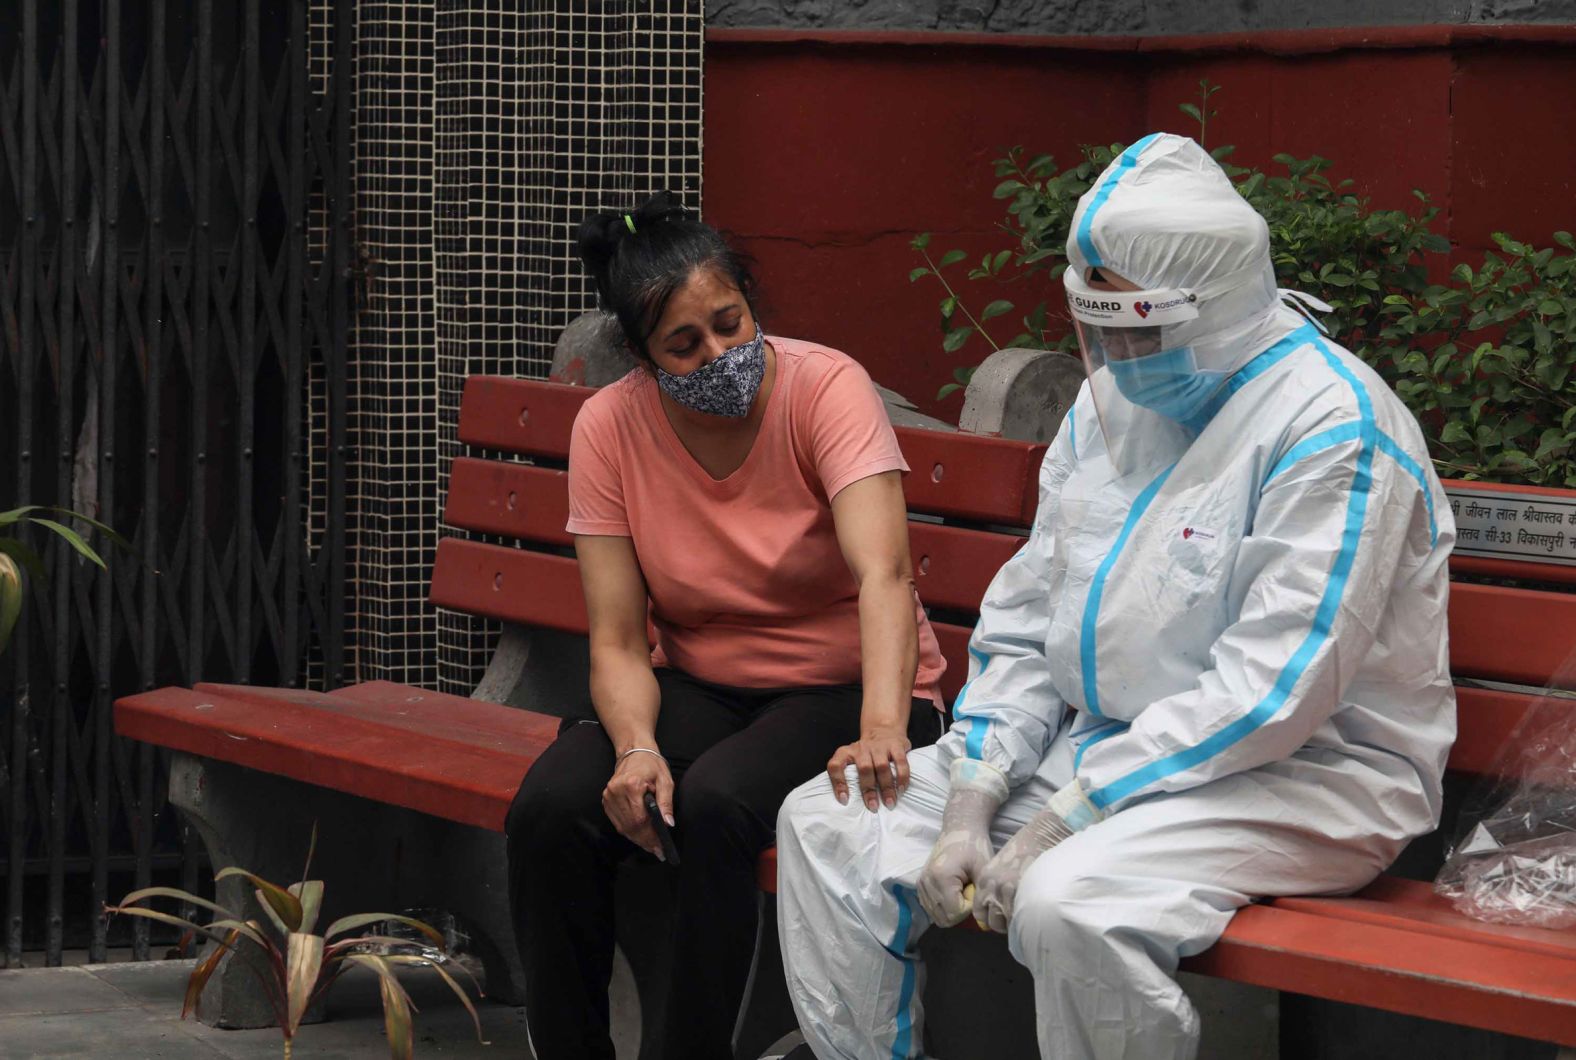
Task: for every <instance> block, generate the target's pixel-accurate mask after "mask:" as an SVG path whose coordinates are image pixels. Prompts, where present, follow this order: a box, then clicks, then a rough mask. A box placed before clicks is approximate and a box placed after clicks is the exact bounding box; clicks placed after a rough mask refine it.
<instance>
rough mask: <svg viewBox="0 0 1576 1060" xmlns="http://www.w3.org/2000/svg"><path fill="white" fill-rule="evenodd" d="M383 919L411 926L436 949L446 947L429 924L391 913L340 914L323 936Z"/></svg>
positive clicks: (329, 936) (361, 926) (441, 937)
mask: <svg viewBox="0 0 1576 1060" xmlns="http://www.w3.org/2000/svg"><path fill="white" fill-rule="evenodd" d="M385 920H392V921H394V922H395V923H397V924H404V925H406V926H407V927H413V928H415V929H416V930H417V931H420V932H421V933H422V934H423V935H426V936H427V937H428V938H429V939H431V940H432V944H433V945H434V946H436V947H438V949H440V950H447V949H448V947H447V946H446V945H445V944H444V942H443V935H442V934H441V933H440V932H439V931H438V930H437V928H434V927H433V926H432V925H431V924H428V923H425V922H423V921H420V920H417V919H415V918H414V917H408V916H396V915H394V914H393V913H357V914H356V915H355V916H342V917H340V918H339V919H338V920H336V921H334V922H333V923H332V924H330V925H328V930H327V931H325V932H323V937H324V938H325V939H331V938H333V937H335V936H336V935H343V934H344V933H345V932H347V931H354V930H356V929H357V928H363V927H367V926H368V925H371V924H381V923H383V922H384V921H385Z"/></svg>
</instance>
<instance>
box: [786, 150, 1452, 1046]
mask: <svg viewBox="0 0 1576 1060" xmlns="http://www.w3.org/2000/svg"><path fill="white" fill-rule="evenodd" d="M1068 256H1069V259H1070V269H1073V270H1077V271H1076V272H1075V275H1085V271H1084V270H1086V269H1087V268H1088V267H1089V266H1091V265H1092V266H1096V267H1103V268H1108V269H1110V270H1114V271H1115V272H1117V273H1118V274H1120V275H1121V276H1123V277H1125V278H1127V279H1129V280H1130V281H1132V282H1134V283H1136V284H1140V285H1146V286H1151V287H1162V286H1169V287H1184V288H1188V287H1194V288H1206V287H1207V286H1208V285H1209V282H1210V280H1211V279H1212V278H1216V277H1219V276H1222V275H1225V274H1228V273H1233V272H1240V271H1241V270H1244V269H1245V268H1248V269H1250V267H1251V266H1252V265H1254V264H1255V263H1257V264H1258V265H1259V266H1260V271H1259V273H1258V276H1259V278H1258V279H1257V280H1256V281H1255V282H1254V284H1253V285H1252V287H1253V289H1254V290H1255V291H1256V294H1254V295H1253V296H1252V297H1248V298H1246V299H1244V298H1243V297H1242V296H1241V295H1240V293H1239V294H1238V295H1234V296H1233V298H1234V304H1238V305H1240V306H1242V307H1243V311H1242V316H1241V317H1240V318H1238V319H1235V320H1232V321H1228V322H1225V323H1222V322H1221V321H1220V320H1219V319H1218V315H1217V317H1216V319H1214V320H1213V322H1212V323H1211V325H1210V326H1211V328H1212V329H1213V330H1211V331H1210V332H1209V333H1207V334H1198V335H1194V336H1192V341H1191V345H1192V349H1193V353H1194V356H1195V357H1196V359H1197V362H1198V367H1199V368H1200V369H1201V370H1208V371H1214V372H1220V373H1222V376H1221V377H1222V379H1223V380H1226V381H1227V382H1226V384H1225V385H1224V386H1223V387H1222V389H1221V391H1220V393H1219V395H1218V396H1217V397H1216V398H1215V400H1214V401H1213V402H1212V403H1211V406H1210V408H1209V410H1208V415H1206V416H1204V417H1202V418H1201V419H1200V420H1199V422H1197V423H1195V424H1194V426H1195V427H1196V428H1197V429H1198V433H1197V434H1196V437H1195V436H1193V434H1192V432H1191V431H1190V432H1188V444H1185V445H1184V446H1182V447H1181V448H1180V449H1173V448H1172V447H1171V446H1170V443H1165V444H1159V443H1157V444H1156V445H1154V446H1152V447H1150V448H1149V450H1146V448H1145V447H1144V446H1143V445H1142V444H1140V445H1138V446H1129V447H1128V449H1127V452H1128V453H1129V454H1130V455H1131V454H1143V453H1146V452H1148V454H1149V456H1150V457H1151V458H1152V459H1151V460H1150V462H1149V463H1148V464H1147V465H1144V464H1143V462H1142V461H1139V464H1138V466H1137V467H1136V469H1135V470H1133V471H1132V472H1130V473H1128V474H1126V475H1123V474H1119V473H1118V471H1117V470H1116V468H1115V467H1114V466H1113V463H1112V461H1111V459H1110V458H1109V448H1108V446H1107V443H1106V438H1107V436H1108V435H1109V434H1110V433H1111V432H1116V431H1121V430H1122V429H1123V425H1122V424H1121V423H1120V422H1112V420H1113V419H1119V418H1120V416H1119V414H1118V415H1114V416H1113V415H1110V414H1108V415H1106V416H1105V422H1104V423H1103V424H1102V422H1101V417H1100V415H1099V414H1097V410H1096V408H1095V407H1094V405H1093V403H1092V401H1091V400H1090V387H1089V386H1088V385H1087V384H1086V385H1085V387H1084V391H1083V393H1082V395H1081V396H1080V398H1079V400H1078V402H1077V404H1076V406H1075V408H1074V409H1073V411H1072V412H1071V413H1069V415H1068V416H1067V418H1066V421H1065V422H1064V423H1063V424H1062V428H1061V430H1060V432H1059V433H1058V434H1057V437H1056V439H1055V441H1054V442H1053V443H1052V445H1051V446H1050V449H1049V452H1047V454H1046V457H1045V462H1044V465H1043V466H1042V468H1041V471H1040V502H1039V511H1038V514H1037V516H1036V519H1035V525H1034V528H1033V532H1032V534H1031V535H1030V537H1029V540H1028V543H1027V545H1026V546H1025V547H1024V548H1023V549H1022V550H1021V551H1020V552H1019V553H1018V554H1017V555H1016V556H1015V557H1013V558H1012V559H1011V560H1010V561H1008V563H1007V564H1006V565H1005V566H1004V567H1003V568H1002V569H1001V571H1000V572H999V573H998V574H997V575H996V578H995V580H994V581H993V582H992V583H991V585H990V588H989V590H988V591H987V592H986V594H985V598H984V602H983V604H982V605H981V608H980V619H979V625H978V627H977V628H976V629H975V631H974V635H973V638H972V640H971V642H970V645H969V654H970V656H971V664H970V667H969V683H968V684H967V685H966V686H965V688H964V689H963V691H962V692H961V693H960V694H959V696H958V701H957V703H956V704H954V708H953V709H954V713H955V715H956V721H955V723H954V725H953V727H952V729H951V731H950V732H949V733H948V734H947V735H946V736H944V737H943V739H942V740H941V742H940V743H938V744H937V745H936V746H935V747H933V748H927V749H924V750H920V751H916V752H914V753H913V754H912V755H911V756H910V763H911V767H912V780H911V783H910V785H909V788H908V790H907V791H906V793H905V794H904V795H903V796H902V797H901V798H900V799H899V801H898V804H897V807H896V808H895V809H893V810H885V809H883V810H881V811H880V812H879V813H878V814H871V813H870V812H869V811H867V810H866V809H865V808H864V807H863V806H861V805H860V804H859V800H857V799H852V800H850V801H849V803H848V804H847V805H839V804H838V802H837V801H836V800H835V799H834V798H833V796H832V791H831V786H830V784H829V783H828V781H827V779H826V777H824V776H822V777H820V778H818V779H816V780H812V781H810V782H808V783H806V784H804V785H803V786H802V787H800V788H799V789H797V790H796V791H794V792H793V793H792V794H791V795H790V796H789V798H788V800H787V801H786V803H785V804H784V806H783V810H782V814H781V818H780V820H779V825H778V857H779V873H780V879H779V895H778V911H779V928H780V935H781V940H782V947H783V954H784V961H785V964H786V970H787V975H788V983H789V987H790V990H791V992H792V994H793V999H794V1005H795V1009H796V1011H797V1014H798V1017H799V1023H800V1026H801V1028H802V1029H803V1031H804V1033H805V1034H806V1036H807V1039H808V1040H809V1042H810V1044H811V1047H812V1048H813V1050H814V1051H815V1054H816V1055H817V1056H818V1057H821V1058H823V1060H829V1058H833V1057H838V1058H846V1060H878V1058H879V1060H886V1058H889V1057H917V1056H921V1055H923V1052H922V1049H923V1046H922V1033H921V1032H922V1027H921V1006H920V995H921V988H922V984H923V967H922V966H921V964H920V962H919V960H918V956H917V950H916V942H917V939H918V937H919V935H920V934H921V933H922V932H923V931H924V930H925V929H926V928H927V927H928V926H929V920H928V918H927V917H926V915H925V913H924V911H923V910H922V909H921V908H920V906H919V903H918V901H916V898H915V885H916V880H917V879H918V877H919V874H920V872H921V870H922V868H923V866H924V865H925V862H926V858H927V856H928V855H929V853H930V850H931V847H932V845H933V844H934V843H935V841H936V838H937V831H938V827H939V823H940V818H941V814H942V809H943V807H944V805H945V804H946V800H947V793H948V784H949V781H948V776H949V771H950V767H951V765H952V763H953V761H954V760H956V759H958V758H960V757H967V758H971V759H976V760H978V761H980V762H982V763H983V764H984V765H985V766H987V767H993V768H994V769H996V770H999V771H1000V772H1001V773H1002V774H1003V775H1004V776H1005V779H1006V782H1007V786H1008V788H1009V789H1010V795H1009V796H1008V798H1007V801H1006V802H1005V804H1004V805H1002V807H1001V809H1000V811H999V812H998V814H997V815H996V817H995V820H994V823H993V825H992V829H991V831H992V835H991V839H992V841H993V843H994V845H995V846H996V847H997V848H999V847H1000V846H1001V844H1002V843H1003V842H1005V841H1006V840H1007V839H1008V838H1009V837H1010V836H1012V835H1013V834H1014V832H1016V831H1017V829H1018V828H1019V827H1021V826H1022V825H1023V823H1024V822H1025V821H1026V820H1028V819H1029V818H1030V817H1031V816H1033V815H1034V814H1035V813H1036V811H1038V810H1040V809H1041V807H1043V806H1045V804H1046V802H1047V800H1048V799H1049V798H1050V797H1051V796H1052V795H1053V794H1054V793H1057V792H1058V791H1061V790H1063V789H1065V788H1066V787H1067V786H1068V785H1069V784H1077V785H1079V786H1080V787H1081V788H1082V789H1083V791H1084V793H1085V795H1086V797H1087V804H1088V807H1089V809H1090V811H1091V812H1089V813H1087V814H1084V815H1083V816H1082V819H1078V820H1069V823H1070V824H1071V825H1072V827H1073V828H1074V829H1076V831H1075V833H1074V834H1073V835H1072V836H1071V838H1069V839H1067V840H1065V841H1064V842H1062V843H1060V845H1058V846H1055V847H1053V848H1051V849H1050V850H1048V851H1047V852H1046V853H1044V854H1042V855H1040V856H1039V857H1038V858H1037V859H1036V860H1034V861H1033V862H1032V864H1031V865H1030V866H1029V867H1028V869H1027V871H1026V872H1025V873H1024V875H1023V876H1022V879H1021V884H1020V886H1019V888H1018V891H1017V899H1016V906H1015V908H1014V909H1013V912H1012V915H1011V919H1010V923H1009V926H1008V931H1007V936H1008V945H1009V947H1010V949H1011V952H1012V955H1013V956H1014V957H1015V958H1016V959H1017V960H1019V961H1020V962H1022V963H1023V964H1024V965H1026V966H1027V967H1028V968H1029V969H1030V970H1031V972H1032V973H1033V976H1034V981H1035V998H1036V1011H1037V1020H1038V1026H1039V1041H1040V1051H1041V1054H1042V1056H1043V1057H1045V1058H1046V1060H1080V1058H1086V1057H1097V1058H1101V1060H1115V1058H1119V1057H1121V1058H1155V1060H1159V1058H1171V1057H1177V1058H1183V1057H1192V1056H1194V1055H1195V1053H1196V1051H1197V1047H1198V1034H1199V1026H1198V1017H1197V1015H1196V1013H1195V1012H1194V1010H1193V1008H1192V1006H1191V1004H1190V1003H1189V1002H1188V999H1187V997H1186V996H1185V995H1184V994H1183V993H1182V991H1181V990H1180V988H1179V987H1178V986H1177V985H1176V983H1175V981H1174V980H1173V978H1172V975H1173V973H1174V972H1175V970H1176V967H1177V963H1178V961H1179V959H1180V958H1182V957H1185V956H1189V955H1192V954H1196V953H1199V952H1201V951H1203V950H1205V949H1207V948H1208V947H1209V946H1210V945H1211V944H1213V943H1214V941H1215V940H1216V939H1217V938H1219V936H1220V934H1221V932H1222V931H1224V930H1225V928H1226V925H1227V923H1228V921H1230V919H1231V917H1232V914H1233V913H1234V911H1235V910H1236V909H1238V908H1239V907H1241V906H1242V905H1244V904H1246V903H1248V902H1250V901H1253V900H1254V899H1255V898H1258V897H1266V896H1273V895H1285V894H1339V893H1344V892H1350V891H1352V890H1355V889H1357V888H1359V887H1361V886H1363V885H1364V884H1366V883H1368V882H1369V881H1370V880H1371V879H1372V878H1373V877H1374V876H1375V875H1377V874H1378V873H1379V872H1380V871H1382V870H1383V869H1384V868H1385V867H1386V866H1387V865H1388V864H1389V863H1390V862H1391V860H1392V859H1393V858H1394V857H1395V855H1396V854H1397V853H1398V852H1399V851H1400V850H1401V848H1402V847H1403V846H1404V845H1405V844H1406V842H1407V841H1408V840H1409V839H1410V838H1412V837H1414V836H1417V835H1420V834H1423V833H1426V832H1428V831H1430V830H1431V829H1433V828H1434V827H1435V825H1436V824H1437V821H1438V815H1439V809H1440V784H1441V775H1442V773H1443V770H1444V765H1445V759H1446V756H1447V753H1448V751H1449V748H1450V744H1451V742H1452V740H1453V739H1454V735H1455V699H1454V693H1453V691H1452V688H1451V683H1450V677H1449V666H1448V650H1447V640H1446V628H1445V610H1446V600H1447V595H1448V588H1449V583H1448V572H1447V568H1446V559H1447V556H1448V554H1449V552H1450V547H1451V544H1452V541H1453V539H1454V526H1453V523H1452V521H1451V513H1450V507H1449V505H1448V504H1447V503H1446V501H1445V496H1444V493H1443V491H1442V488H1441V486H1440V483H1439V481H1438V479H1437V478H1436V476H1435V474H1434V472H1433V470H1432V467H1431V464H1430V462H1429V459H1428V454H1427V450H1426V448H1425V446H1424V443H1423V438H1422V436H1421V433H1420V431H1419V428H1418V425H1417V423H1416V421H1415V420H1414V419H1413V418H1412V416H1411V415H1410V414H1409V413H1408V412H1407V410H1406V408H1405V407H1404V406H1403V405H1402V404H1401V402H1400V401H1399V400H1398V399H1397V398H1396V397H1395V396H1394V395H1393V394H1392V393H1391V392H1390V390H1389V389H1388V388H1387V387H1386V386H1385V384H1384V383H1383V382H1382V381H1381V380H1380V378H1379V377H1378V376H1377V375H1376V374H1375V373H1374V372H1372V371H1371V370H1370V369H1369V368H1367V367H1366V366H1365V365H1364V364H1362V362H1360V361H1359V360H1358V359H1357V358H1355V357H1354V356H1352V355H1351V354H1350V353H1348V352H1347V351H1346V350H1344V349H1342V348H1340V347H1339V346H1337V345H1336V344H1335V343H1333V342H1332V341H1330V340H1329V339H1327V338H1325V337H1324V336H1323V335H1321V334H1320V332H1319V331H1318V330H1317V329H1316V328H1315V327H1314V326H1313V325H1312V324H1310V323H1307V322H1306V321H1304V320H1303V318H1302V317H1300V316H1298V315H1297V314H1296V313H1294V312H1292V311H1291V310H1290V309H1288V308H1286V306H1285V305H1284V304H1283V303H1282V302H1281V299H1280V297H1279V293H1278V292H1277V291H1276V287H1275V280H1274V273H1273V270H1272V268H1271V265H1270V259H1269V242H1268V233H1267V229H1266V226H1265V224H1264V222H1263V220H1262V219H1261V218H1260V217H1259V216H1258V215H1257V214H1256V213H1255V212H1254V211H1253V210H1252V209H1251V208H1250V207H1249V206H1248V205H1247V204H1246V203H1245V201H1244V200H1243V199H1242V198H1241V197H1240V196H1239V195H1238V193H1237V192H1236V190H1235V189H1234V188H1233V187H1232V186H1231V184H1230V182H1229V180H1228V179H1227V178H1226V176H1225V175H1224V174H1223V173H1222V172H1221V170H1220V168H1219V167H1218V166H1217V165H1216V164H1215V163H1214V162H1213V161H1212V160H1211V159H1210V158H1209V156H1208V155H1207V154H1205V153H1204V152H1203V151H1202V150H1201V149H1200V148H1199V147H1198V146H1197V145H1196V144H1194V143H1193V142H1192V141H1191V140H1186V139H1183V138H1180V137H1175V136H1168V135H1156V136H1150V137H1146V138H1145V139H1143V140H1141V141H1139V142H1138V143H1136V144H1134V145H1133V146H1132V147H1131V148H1129V149H1128V150H1127V151H1126V152H1125V153H1124V154H1123V155H1122V156H1121V157H1120V158H1119V159H1118V160H1117V161H1116V162H1114V163H1113V164H1112V165H1111V166H1110V167H1109V168H1108V169H1107V170H1106V171H1105V173H1104V174H1103V175H1102V176H1101V177H1100V179H1099V180H1098V181H1097V182H1096V184H1095V185H1094V186H1093V187H1092V188H1091V190H1090V192H1089V193H1088V194H1086V195H1085V196H1084V198H1083V200H1082V201H1081V202H1080V204H1079V208H1078V211H1077V213H1076V214H1075V215H1074V218H1073V232H1072V238H1070V239H1069V241H1068ZM1250 274H1251V269H1250ZM1208 317H1209V313H1208V310H1207V309H1206V312H1205V314H1204V315H1203V317H1201V319H1207V318H1208ZM1101 411H1102V412H1107V413H1110V412H1111V410H1101ZM1117 412H1118V413H1119V412H1120V410H1117ZM1128 440H1129V441H1132V439H1128ZM1138 441H1139V442H1140V443H1142V442H1143V439H1138ZM1150 450H1152V451H1150ZM971 768H972V767H971ZM976 771H977V770H976ZM1079 801H1082V800H1079ZM1075 816H1077V815H1075ZM976 908H977V907H976Z"/></svg>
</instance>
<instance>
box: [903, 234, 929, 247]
mask: <svg viewBox="0 0 1576 1060" xmlns="http://www.w3.org/2000/svg"><path fill="white" fill-rule="evenodd" d="M908 245H909V246H910V247H913V248H914V249H915V250H924V249H925V248H926V247H928V246H930V233H929V232H921V233H920V234H919V235H917V236H915V237H914V238H913V239H910V240H909V241H908Z"/></svg>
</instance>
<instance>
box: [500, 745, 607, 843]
mask: <svg viewBox="0 0 1576 1060" xmlns="http://www.w3.org/2000/svg"><path fill="white" fill-rule="evenodd" d="M566 735H567V734H566ZM560 742H563V738H562V737H561V738H560ZM569 750H571V749H570V748H563V749H560V748H559V747H558V745H557V744H555V745H554V746H553V747H552V748H549V749H548V752H547V754H545V755H543V756H542V757H541V758H540V759H538V760H537V762H536V764H535V765H534V766H533V767H532V768H531V770H530V771H529V772H528V773H526V775H525V779H524V780H523V781H521V783H520V788H519V790H518V791H517V792H516V793H515V796H514V801H513V802H511V803H510V805H509V813H508V815H507V816H506V817H505V819H504V832H505V834H507V835H508V837H509V845H510V847H511V849H513V848H515V847H516V846H519V845H522V844H523V845H530V846H536V845H540V844H543V843H548V844H552V843H557V842H560V841H562V840H563V839H565V838H566V837H567V836H568V835H570V834H571V833H573V832H576V831H578V830H583V829H584V828H585V827H586V826H587V825H588V824H590V825H596V824H599V823H600V822H601V820H602V818H603V817H604V816H605V812H604V811H603V809H602V789H603V788H604V787H605V786H606V777H604V776H603V775H602V771H601V770H600V769H599V768H597V764H596V763H595V762H590V761H585V760H584V758H585V756H583V755H578V754H566V753H563V752H564V751H569ZM555 751H558V752H560V753H557V754H555V753H554V752H555Z"/></svg>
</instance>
